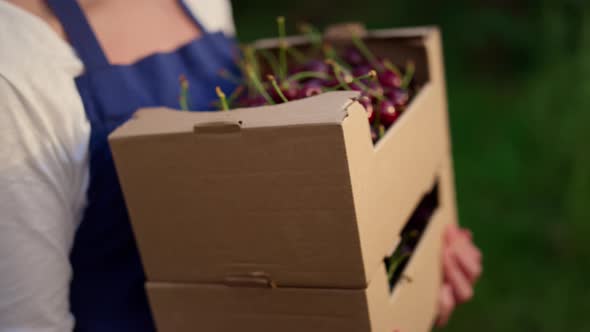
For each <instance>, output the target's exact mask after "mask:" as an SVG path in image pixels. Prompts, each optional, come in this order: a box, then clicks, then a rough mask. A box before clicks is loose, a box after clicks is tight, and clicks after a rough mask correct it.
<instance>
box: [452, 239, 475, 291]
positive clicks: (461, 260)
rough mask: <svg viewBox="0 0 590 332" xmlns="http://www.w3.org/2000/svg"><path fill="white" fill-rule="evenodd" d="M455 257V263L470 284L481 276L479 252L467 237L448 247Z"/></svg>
mask: <svg viewBox="0 0 590 332" xmlns="http://www.w3.org/2000/svg"><path fill="white" fill-rule="evenodd" d="M448 250H449V251H450V252H451V254H452V256H453V257H454V258H455V261H456V262H457V265H458V266H459V268H460V269H461V270H462V271H463V273H464V275H465V276H466V277H467V279H468V280H469V282H470V283H471V284H474V283H475V282H476V281H477V279H479V277H480V276H481V272H482V266H481V253H480V251H479V249H477V248H476V247H475V246H474V245H473V243H472V242H471V241H468V240H467V239H465V240H462V241H457V243H455V244H454V245H452V246H451V247H449V248H448Z"/></svg>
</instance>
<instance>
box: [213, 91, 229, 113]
mask: <svg viewBox="0 0 590 332" xmlns="http://www.w3.org/2000/svg"><path fill="white" fill-rule="evenodd" d="M215 93H217V97H219V102H220V103H221V109H222V110H224V111H229V104H228V103H227V97H226V96H225V93H224V92H223V91H222V90H221V88H220V87H216V88H215Z"/></svg>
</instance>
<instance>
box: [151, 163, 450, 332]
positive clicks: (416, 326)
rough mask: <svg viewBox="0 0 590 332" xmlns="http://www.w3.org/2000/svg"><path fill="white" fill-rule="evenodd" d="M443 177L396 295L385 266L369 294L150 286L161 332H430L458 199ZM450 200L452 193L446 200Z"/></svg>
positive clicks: (447, 177)
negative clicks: (445, 234) (447, 231)
mask: <svg viewBox="0 0 590 332" xmlns="http://www.w3.org/2000/svg"><path fill="white" fill-rule="evenodd" d="M449 170H450V167H446V168H444V169H442V170H441V174H440V177H439V181H438V190H439V196H440V197H439V201H440V202H439V207H438V208H437V209H436V210H435V212H434V214H433V216H432V217H431V219H430V221H429V223H428V226H427V228H426V231H425V232H424V233H423V235H422V237H421V239H420V241H419V243H418V246H417V248H416V250H415V251H414V254H413V255H412V257H411V259H410V261H409V263H408V264H407V265H406V267H405V268H404V270H403V277H402V278H401V279H400V280H399V281H398V283H397V284H395V287H394V288H393V290H390V287H389V285H388V280H387V276H386V271H385V267H384V265H381V266H380V268H379V269H378V270H377V271H376V273H375V276H374V278H373V280H372V281H371V283H370V284H369V285H368V287H366V288H363V289H337V288H331V289H327V288H289V287H287V288H282V287H279V288H268V287H253V286H250V287H244V286H240V287H233V286H230V285H214V284H181V283H165V282H150V283H148V285H147V289H148V294H149V298H150V302H151V304H152V308H153V311H154V315H155V319H156V322H157V327H158V330H159V331H174V332H185V331H186V332H189V331H191V332H192V331H195V329H198V330H199V331H215V332H233V331H237V330H239V331H244V332H260V331H269V332H271V331H282V332H300V331H306V332H332V331H334V332H392V331H400V332H426V331H429V330H430V329H431V327H432V324H433V322H434V319H435V316H436V312H437V300H438V289H439V286H440V283H441V273H440V271H441V266H440V264H441V259H440V256H439V255H440V247H441V243H442V236H441V232H442V230H443V228H444V226H445V225H446V224H447V223H449V222H453V218H454V216H453V213H454V212H453V210H452V205H448V203H449V200H450V199H451V198H452V197H448V196H445V192H444V190H441V188H445V187H446V186H447V184H448V182H449V181H450V180H451V178H450V176H451V173H450V172H449ZM447 194H448V192H447Z"/></svg>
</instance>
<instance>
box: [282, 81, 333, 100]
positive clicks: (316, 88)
mask: <svg viewBox="0 0 590 332" xmlns="http://www.w3.org/2000/svg"><path fill="white" fill-rule="evenodd" d="M322 86H323V82H322V81H321V80H319V79H315V80H311V81H309V82H306V83H305V84H303V86H302V87H301V89H300V90H299V94H298V97H299V98H307V97H311V96H315V95H319V94H321V93H322V92H324V91H323V89H322ZM287 98H288V97H287Z"/></svg>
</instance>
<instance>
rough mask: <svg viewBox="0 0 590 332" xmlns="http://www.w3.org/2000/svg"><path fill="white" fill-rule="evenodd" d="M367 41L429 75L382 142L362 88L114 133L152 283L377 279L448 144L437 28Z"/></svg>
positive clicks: (162, 113) (144, 118)
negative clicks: (361, 99) (359, 98)
mask: <svg viewBox="0 0 590 332" xmlns="http://www.w3.org/2000/svg"><path fill="white" fill-rule="evenodd" d="M366 41H367V43H368V45H369V46H370V47H371V48H372V49H373V51H374V52H375V53H376V54H377V55H385V54H388V55H390V57H391V58H394V59H395V60H397V61H400V62H403V61H405V60H407V59H413V60H414V61H416V63H417V72H416V79H417V80H418V81H419V82H420V83H422V84H423V87H422V88H421V90H420V92H419V93H418V95H417V96H416V98H415V99H414V100H413V101H412V103H411V105H410V107H409V108H408V109H407V110H406V111H405V113H404V114H403V115H402V116H401V118H400V119H399V121H398V122H397V123H396V124H395V125H394V126H393V127H392V128H390V130H388V132H387V133H386V135H385V137H383V138H382V139H381V140H380V141H379V142H378V144H377V145H375V146H373V144H372V142H371V139H370V134H369V125H368V122H367V120H366V115H365V113H364V110H363V109H362V107H361V106H360V104H358V103H353V102H352V101H351V98H352V97H354V96H355V93H352V92H333V93H327V94H323V95H320V96H316V97H312V98H308V99H304V100H299V101H295V102H291V103H287V104H281V105H276V106H267V107H262V108H258V109H241V110H234V111H230V112H201V113H188V112H177V111H172V110H164V109H152V110H143V111H141V112H139V113H138V115H137V116H136V117H135V118H134V119H133V120H131V121H129V122H128V123H126V124H125V125H123V126H122V127H120V128H119V129H117V130H116V131H115V132H114V133H113V134H112V136H111V137H110V143H111V147H112V151H113V155H114V158H115V162H116V166H117V171H118V174H119V178H120V182H121V185H122V187H123V191H124V194H125V199H126V202H127V206H128V209H129V213H130V216H131V220H132V223H133V227H134V232H135V235H136V238H137V241H138V245H139V248H140V251H141V255H142V260H143V264H144V267H145V269H146V273H147V278H148V280H149V281H153V282H183V283H223V282H234V281H236V280H240V281H244V280H248V281H249V282H253V283H260V282H262V283H272V284H275V285H278V286H279V287H314V288H317V287H324V288H342V289H350V288H355V289H364V288H366V287H367V285H369V284H370V281H371V278H372V277H373V276H374V275H375V274H376V271H378V270H379V269H380V266H381V264H382V261H383V258H384V257H386V256H388V255H390V254H391V252H392V251H393V249H394V248H395V247H396V245H397V242H398V241H399V239H398V234H399V231H400V229H401V227H402V225H403V224H404V223H405V221H406V220H407V218H408V217H409V215H410V213H411V212H412V211H413V209H414V207H415V206H416V204H417V202H418V201H419V200H420V198H421V197H422V195H423V194H424V193H425V192H426V191H427V190H429V189H430V187H431V185H432V183H433V181H434V178H435V176H436V172H437V170H440V169H441V167H442V166H443V164H444V163H445V162H447V161H448V160H450V157H449V156H450V144H449V133H448V125H447V114H446V100H445V86H444V78H443V69H442V58H441V47H440V36H439V33H438V30H436V29H434V28H418V29H402V30H386V31H375V32H371V33H369V34H368V35H367V36H366ZM292 42H293V43H295V44H296V43H299V42H300V41H298V39H297V38H294V39H293V40H292ZM265 44H268V45H267V46H272V42H260V43H259V46H260V47H263V46H264V45H265ZM444 190H445V191H448V192H449V193H450V194H449V196H452V195H453V194H452V192H453V187H452V184H449V186H448V187H447V188H445V189H444ZM449 204H450V206H449V209H451V210H453V211H454V200H452V203H451V202H450V203H449ZM452 214H453V216H454V212H452ZM453 219H454V217H453Z"/></svg>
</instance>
